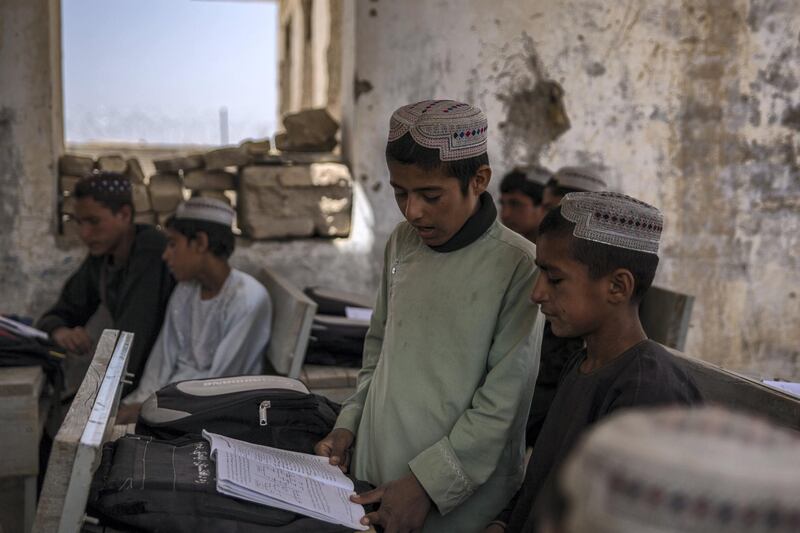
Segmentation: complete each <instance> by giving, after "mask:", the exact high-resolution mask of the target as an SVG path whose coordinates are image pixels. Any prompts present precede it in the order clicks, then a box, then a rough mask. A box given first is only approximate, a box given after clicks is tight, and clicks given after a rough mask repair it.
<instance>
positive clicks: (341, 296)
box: [303, 287, 374, 316]
mask: <svg viewBox="0 0 800 533" xmlns="http://www.w3.org/2000/svg"><path fill="white" fill-rule="evenodd" d="M303 292H304V293H305V294H306V296H308V297H309V298H311V299H312V300H314V302H315V303H316V304H317V313H319V314H322V315H335V316H347V308H348V307H362V308H366V309H372V306H373V304H374V299H372V298H367V297H365V296H362V295H360V294H355V293H352V292H346V291H339V290H336V289H331V288H328V287H306V288H305V290H304V291H303Z"/></svg>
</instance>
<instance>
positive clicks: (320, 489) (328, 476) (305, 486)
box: [203, 431, 369, 531]
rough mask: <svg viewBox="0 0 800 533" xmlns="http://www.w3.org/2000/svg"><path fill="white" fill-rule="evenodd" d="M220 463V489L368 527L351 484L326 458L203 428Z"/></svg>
mask: <svg viewBox="0 0 800 533" xmlns="http://www.w3.org/2000/svg"><path fill="white" fill-rule="evenodd" d="M203 437H205V438H206V439H207V440H208V441H209V443H210V444H211V457H212V458H213V459H214V460H215V461H216V464H217V491H218V492H219V493H220V494H225V495H227V496H233V497H234V498H240V499H242V500H248V501H251V502H255V503H261V504H264V505H269V506H272V507H277V508H279V509H286V510H288V511H292V512H294V513H298V514H302V515H305V516H310V517H312V518H317V519H319V520H324V521H325V522H332V523H335V524H341V525H343V526H348V527H352V528H353V529H358V530H362V531H366V530H367V529H369V527H367V526H364V525H361V524H360V523H359V520H361V518H363V516H364V508H363V507H362V506H360V505H358V504H355V503H353V502H351V501H350V495H351V494H354V487H353V482H352V481H351V480H350V479H348V478H347V476H345V475H344V474H343V473H342V472H341V471H340V470H339V469H338V468H337V467H335V466H331V465H330V464H328V459H327V458H326V457H319V456H316V455H309V454H305V453H297V452H290V451H287V450H279V449H277V448H270V447H269V446H261V445H258V444H251V443H249V442H244V441H240V440H237V439H232V438H230V437H224V436H222V435H217V434H216V433H209V432H207V431H203Z"/></svg>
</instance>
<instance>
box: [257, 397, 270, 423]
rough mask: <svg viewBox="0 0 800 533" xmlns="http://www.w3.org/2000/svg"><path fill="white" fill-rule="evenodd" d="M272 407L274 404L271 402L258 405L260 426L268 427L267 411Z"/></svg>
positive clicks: (266, 401) (267, 401) (265, 401)
mask: <svg viewBox="0 0 800 533" xmlns="http://www.w3.org/2000/svg"><path fill="white" fill-rule="evenodd" d="M270 407H272V402H271V401H269V400H264V401H263V402H261V403H260V404H258V424H259V425H261V426H266V425H267V409H269V408H270Z"/></svg>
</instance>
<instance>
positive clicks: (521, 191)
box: [500, 165, 553, 240]
mask: <svg viewBox="0 0 800 533" xmlns="http://www.w3.org/2000/svg"><path fill="white" fill-rule="evenodd" d="M552 177H553V173H552V172H550V171H549V170H548V169H546V168H544V167H540V166H538V165H532V166H530V167H527V168H517V169H514V170H512V171H511V172H509V173H508V174H506V175H505V176H504V177H503V181H501V182H500V220H502V222H503V224H505V226H506V227H508V228H509V229H512V230H514V231H516V232H517V233H519V234H520V235H523V236H524V237H526V238H528V239H530V240H532V239H533V238H534V237H535V236H536V231H537V230H538V229H539V223H540V222H541V221H542V217H544V214H545V211H544V210H543V209H542V193H543V192H544V187H545V185H544V184H545V183H547V182H548V181H549V180H550V179H551V178H552Z"/></svg>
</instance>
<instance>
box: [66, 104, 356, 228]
mask: <svg viewBox="0 0 800 533" xmlns="http://www.w3.org/2000/svg"><path fill="white" fill-rule="evenodd" d="M284 124H285V126H286V130H287V131H286V132H285V134H282V135H281V134H279V135H278V136H276V145H277V146H279V147H283V148H284V149H287V150H289V149H290V151H281V152H275V151H274V150H273V149H272V143H271V142H270V140H269V139H256V140H253V139H247V140H245V141H243V142H242V143H240V144H239V145H238V146H226V147H222V148H218V149H215V150H210V151H208V152H205V153H195V154H188V155H184V156H180V157H172V158H166V159H159V160H155V161H153V165H154V166H155V169H156V173H155V174H154V175H152V176H150V177H149V179H148V178H147V177H146V176H145V175H144V172H143V171H142V165H141V164H140V163H139V161H138V160H137V159H136V158H130V159H127V160H126V159H124V158H122V157H120V156H118V155H101V156H99V157H98V158H97V160H94V159H92V158H91V157H85V156H80V155H71V154H67V155H64V156H62V157H61V159H60V160H59V172H60V176H59V180H60V181H59V188H60V190H61V202H60V209H61V215H62V223H63V224H62V228H63V231H64V232H65V233H66V232H68V231H69V232H71V233H75V232H74V228H72V224H70V222H73V223H74V221H72V220H70V219H71V218H72V216H73V215H74V198H72V197H71V194H72V190H73V189H74V187H75V184H76V183H77V182H78V181H79V180H80V179H81V177H82V176H86V175H88V174H90V173H91V172H92V171H94V170H99V171H106V172H119V173H123V174H125V175H126V176H128V178H129V179H130V180H131V182H132V185H133V198H134V207H135V211H136V214H135V216H134V219H135V221H136V222H137V223H140V224H159V225H163V224H164V222H165V221H166V219H167V218H168V217H169V216H171V215H172V214H173V213H174V212H175V209H176V208H177V207H178V204H179V203H180V202H181V201H183V200H184V199H185V198H188V197H190V196H201V197H206V198H217V199H219V200H222V201H225V202H227V203H229V204H230V205H231V206H233V207H235V208H236V209H237V218H238V226H239V228H240V229H241V230H242V234H243V236H244V237H246V238H250V239H287V238H310V237H328V238H330V237H346V236H347V235H349V233H350V223H351V221H350V218H351V210H352V194H353V190H352V189H353V180H352V177H351V175H350V171H349V169H348V168H347V166H345V165H344V164H342V163H341V162H340V157H339V156H338V155H337V154H334V153H331V150H332V149H333V148H334V147H335V146H336V132H337V131H338V129H339V125H338V124H337V123H336V121H335V120H333V119H332V118H331V116H330V115H329V114H328V112H327V111H326V110H324V109H310V110H306V111H301V112H299V113H295V114H292V115H287V116H286V117H284ZM279 138H280V140H279Z"/></svg>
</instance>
